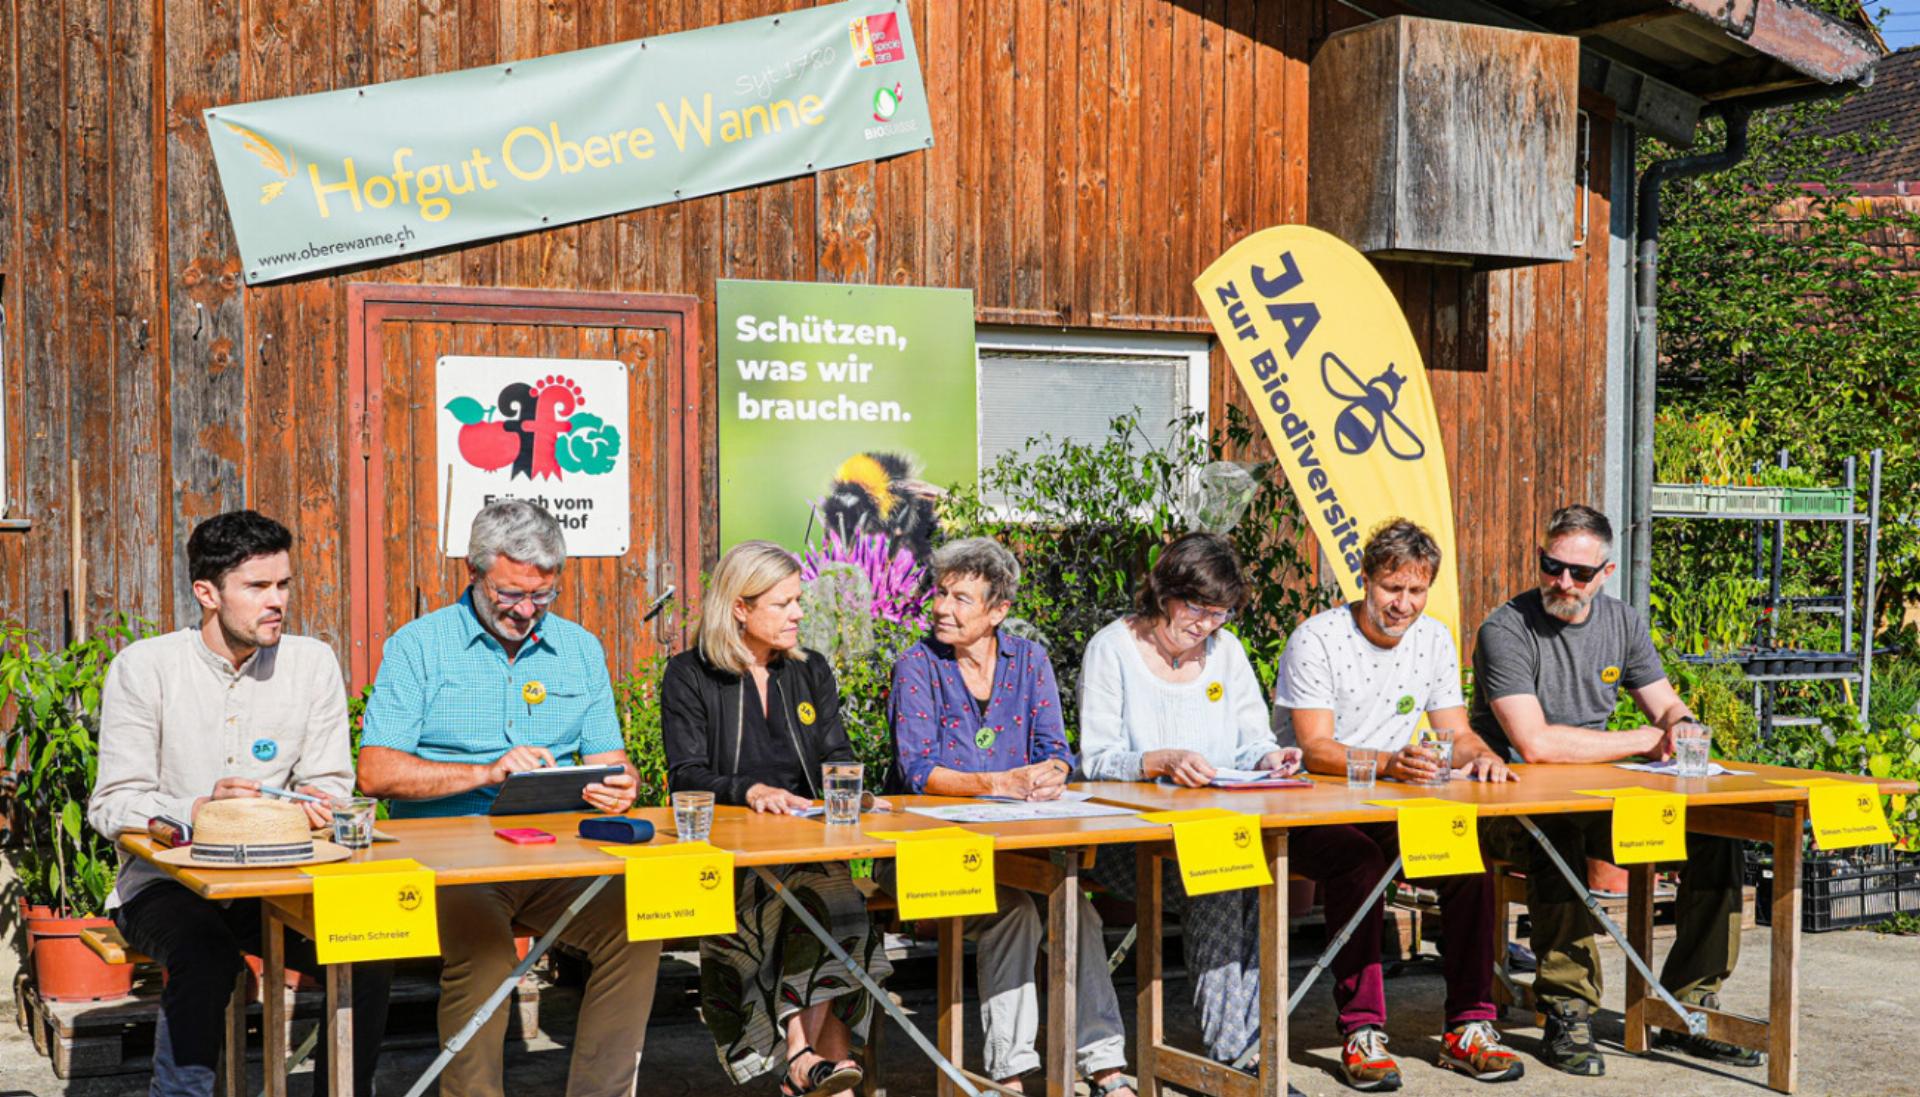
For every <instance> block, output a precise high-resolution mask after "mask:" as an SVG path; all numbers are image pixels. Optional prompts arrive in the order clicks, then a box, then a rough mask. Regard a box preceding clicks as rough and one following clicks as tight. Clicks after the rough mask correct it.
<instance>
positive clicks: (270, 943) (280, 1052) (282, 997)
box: [260, 903, 353, 1097]
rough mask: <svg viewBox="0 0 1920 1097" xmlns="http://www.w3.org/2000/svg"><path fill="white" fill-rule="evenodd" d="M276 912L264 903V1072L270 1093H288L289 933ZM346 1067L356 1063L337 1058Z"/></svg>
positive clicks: (269, 1095) (336, 1065)
mask: <svg viewBox="0 0 1920 1097" xmlns="http://www.w3.org/2000/svg"><path fill="white" fill-rule="evenodd" d="M274 915H275V908H274V907H273V905H272V904H270V903H262V904H260V1074H261V1077H262V1078H263V1079H264V1080H265V1093H266V1097H286V1095H287V934H286V931H285V929H283V928H282V926H281V923H280V919H279V918H277V917H275V916H274ZM343 1068H344V1069H346V1070H347V1071H349V1072H351V1071H352V1069H353V1064H352V1063H346V1064H342V1063H340V1062H338V1061H335V1062H334V1064H333V1070H334V1071H335V1072H336V1073H337V1072H339V1071H340V1070H341V1069H343ZM313 1084H314V1085H315V1086H318V1085H319V1084H320V1079H319V1076H318V1075H316V1076H315V1077H314V1082H313Z"/></svg>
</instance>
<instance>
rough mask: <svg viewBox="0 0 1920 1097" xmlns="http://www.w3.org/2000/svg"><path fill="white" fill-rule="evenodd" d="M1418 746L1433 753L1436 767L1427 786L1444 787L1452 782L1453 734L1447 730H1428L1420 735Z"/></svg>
mask: <svg viewBox="0 0 1920 1097" xmlns="http://www.w3.org/2000/svg"><path fill="white" fill-rule="evenodd" d="M1420 745H1421V746H1423V747H1425V748H1427V749H1428V750H1430V751H1432V752H1433V756H1434V758H1433V762H1434V765H1435V766H1437V767H1438V769H1437V770H1436V771H1435V773H1434V775H1433V779H1432V780H1431V781H1427V782H1425V783H1426V784H1429V785H1436V786H1438V785H1444V784H1446V783H1447V782H1448V781H1451V780H1453V732H1452V731H1451V730H1449V729H1447V728H1428V729H1426V730H1425V731H1422V732H1421V733H1420Z"/></svg>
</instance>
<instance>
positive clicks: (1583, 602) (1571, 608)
mask: <svg viewBox="0 0 1920 1097" xmlns="http://www.w3.org/2000/svg"><path fill="white" fill-rule="evenodd" d="M1592 604H1593V599H1591V598H1582V597H1580V596H1579V595H1578V594H1573V595H1568V596H1566V597H1564V598H1562V597H1560V596H1558V595H1552V594H1543V595H1541V597H1540V605H1541V606H1542V607H1544V608H1545V609H1546V611H1547V613H1548V615H1549V616H1552V617H1557V618H1559V619H1560V620H1562V621H1571V620H1573V619H1574V618H1575V617H1578V616H1580V615H1581V614H1582V613H1584V612H1586V609H1587V607H1588V606H1589V605H1592Z"/></svg>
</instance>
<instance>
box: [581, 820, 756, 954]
mask: <svg viewBox="0 0 1920 1097" xmlns="http://www.w3.org/2000/svg"><path fill="white" fill-rule="evenodd" d="M600 852H602V853H610V854H612V855H613V856H615V857H624V858H626V860H627V884H626V887H627V940H629V941H664V940H666V939H668V938H670V937H704V936H706V935H708V934H723V933H732V932H733V931H734V930H735V929H736V928H738V925H737V923H736V921H735V918H734V905H733V851H732V850H727V849H719V848H716V847H714V846H712V845H710V844H708V843H706V842H675V843H673V844H672V845H660V846H601V847H600Z"/></svg>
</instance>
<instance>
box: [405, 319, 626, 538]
mask: <svg viewBox="0 0 1920 1097" xmlns="http://www.w3.org/2000/svg"><path fill="white" fill-rule="evenodd" d="M434 406H435V408H436V409H438V410H437V411H436V412H435V423H436V425H437V430H436V431H435V433H436V435H437V436H438V448H437V452H438V458H439V465H440V498H439V499H437V500H435V502H436V503H438V504H439V511H440V544H441V546H442V551H443V552H445V553H446V555H448V556H455V557H460V556H465V555H466V554H467V534H468V532H469V531H470V530H471V529H472V527H473V516H474V515H475V514H477V513H479V511H480V508H481V507H484V506H486V505H487V504H488V503H490V502H492V501H493V500H495V499H506V498H511V499H525V500H527V501H529V502H533V503H538V504H539V505H540V506H542V507H544V508H545V509H546V511H547V513H549V514H551V515H553V516H554V517H555V518H557V519H559V520H560V526H561V528H562V529H564V530H565V531H566V537H567V555H569V556H624V555H626V552H627V545H628V541H629V532H630V527H631V524H632V523H631V519H632V515H631V504H630V500H631V498H632V497H631V496H630V495H629V494H628V486H627V485H628V475H627V472H628V461H629V457H628V451H629V449H630V448H631V446H632V441H631V434H630V433H629V430H628V423H627V367H626V364H625V363H623V362H618V361H613V360H596V359H585V358H481V357H468V356H458V355H448V356H446V357H443V358H441V359H440V361H439V363H438V366H437V369H436V379H435V386H434Z"/></svg>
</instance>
